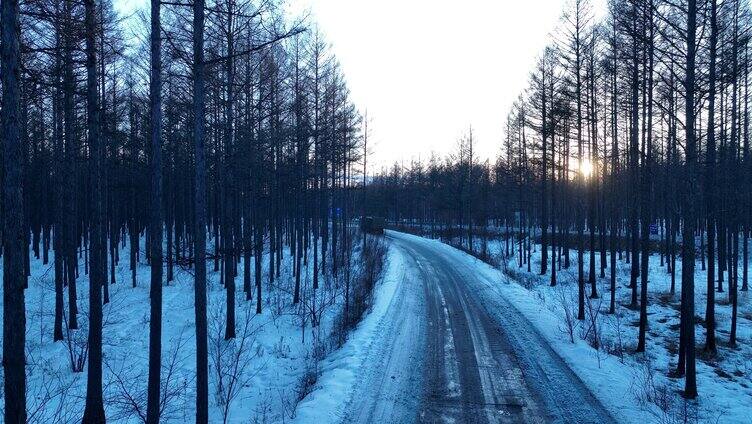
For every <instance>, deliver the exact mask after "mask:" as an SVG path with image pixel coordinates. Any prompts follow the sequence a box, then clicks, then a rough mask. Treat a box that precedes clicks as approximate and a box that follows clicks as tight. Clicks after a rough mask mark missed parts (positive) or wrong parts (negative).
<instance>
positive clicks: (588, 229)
mask: <svg viewBox="0 0 752 424" xmlns="http://www.w3.org/2000/svg"><path fill="white" fill-rule="evenodd" d="M750 12H751V10H750V7H749V4H748V3H747V2H746V1H743V0H725V1H717V0H699V1H694V0H687V1H681V2H673V1H663V0H630V1H610V2H609V4H608V10H607V13H605V14H604V15H603V16H602V17H596V13H595V11H594V9H593V6H592V5H591V3H590V2H588V1H587V0H573V1H571V2H568V6H567V8H566V10H565V12H564V14H563V16H562V21H561V24H560V25H559V27H558V29H557V30H556V31H554V32H553V33H552V34H551V42H550V44H549V46H548V47H546V48H545V50H544V52H542V53H541V55H540V56H539V59H538V60H537V63H536V65H535V67H534V69H532V71H531V76H530V83H529V88H528V89H526V90H525V91H524V92H523V93H522V94H521V95H520V96H519V98H518V100H517V101H516V102H515V103H514V105H513V107H512V109H511V110H510V111H509V114H508V116H507V118H506V120H505V121H503V120H500V125H502V124H503V126H504V129H505V131H504V132H505V136H504V140H503V141H502V142H501V148H500V153H499V156H498V158H497V160H496V162H495V163H490V162H481V161H479V160H477V159H474V157H473V143H474V140H473V135H472V130H470V131H469V132H468V133H467V135H466V136H464V137H463V138H462V139H461V140H460V142H459V145H458V147H457V148H456V150H455V153H454V154H452V155H450V156H448V157H446V158H439V157H438V156H433V157H432V158H431V159H430V160H429V161H427V162H420V161H413V162H411V163H410V164H409V165H402V164H399V165H395V166H394V167H393V168H391V169H387V170H385V171H383V172H382V173H381V174H380V175H378V176H376V177H374V179H373V182H372V183H371V184H370V185H369V188H368V190H367V197H366V199H367V200H368V206H367V207H368V209H369V211H370V213H374V214H380V215H384V216H386V217H388V218H389V219H390V220H391V221H392V222H394V223H395V224H398V225H404V226H405V227H404V228H409V227H410V226H411V227H412V228H413V229H418V231H421V232H430V233H432V234H435V235H439V236H442V237H444V238H447V239H453V240H460V243H461V247H463V248H465V249H468V250H471V251H473V252H475V253H476V254H477V255H481V257H482V256H483V255H488V252H487V250H486V249H487V241H488V240H487V239H488V238H489V237H493V236H499V237H501V238H502V240H503V244H502V253H503V254H504V255H505V257H510V258H515V255H517V257H516V262H517V265H518V266H519V267H520V268H523V267H525V266H526V267H527V270H528V271H531V272H535V273H540V274H542V275H548V276H549V277H548V278H550V285H552V286H554V285H556V284H557V271H559V272H561V270H569V268H570V264H573V261H572V259H571V258H572V257H573V256H574V255H576V259H577V260H576V264H577V270H576V273H575V274H576V282H577V286H578V289H577V291H578V295H577V305H578V307H577V313H576V315H577V318H578V319H579V320H584V319H585V318H586V305H588V301H587V298H590V299H593V298H599V297H600V296H607V297H608V298H609V300H608V302H607V303H608V312H609V313H611V314H613V313H614V312H615V310H616V308H617V307H619V306H620V305H617V302H616V294H617V292H618V291H620V290H628V291H630V292H631V302H630V304H629V305H625V306H626V307H628V308H630V309H632V310H635V311H639V312H638V313H639V331H638V340H637V343H636V348H635V350H636V351H637V352H642V351H645V349H646V333H647V329H648V327H649V326H660V325H662V324H660V323H655V322H653V323H650V322H649V316H648V302H649V297H648V292H649V290H650V287H649V286H650V284H651V281H652V279H653V278H654V277H655V275H652V274H651V273H650V271H649V268H648V264H649V261H650V258H651V256H656V255H659V256H660V265H661V266H664V267H665V269H666V270H667V272H668V273H669V275H670V282H671V285H670V292H671V294H673V293H674V292H675V291H676V290H677V289H678V290H680V292H681V293H680V298H681V300H680V305H681V308H680V316H681V319H680V321H681V324H680V326H679V329H678V330H677V334H676V336H677V339H678V340H679V347H678V352H677V353H676V356H675V368H674V369H671V370H669V373H670V374H671V375H673V376H676V377H683V378H684V391H683V394H684V396H685V397H686V398H694V397H696V396H697V381H696V369H695V364H696V360H697V359H696V351H697V352H702V354H703V355H706V356H709V357H711V358H712V357H714V356H715V355H717V352H718V351H719V349H721V347H722V348H723V349H734V347H735V346H736V344H737V322H738V319H737V311H738V293H739V292H740V291H747V290H748V287H749V268H750V267H749V257H750V252H749V241H750V236H751V234H750V230H751V227H752V157H751V156H750V152H751V150H750V149H751V148H750V131H749V129H750V128H749V126H750V110H749V103H750V95H749V88H750V83H749V75H750V60H749V50H750V48H751V47H752V46H750V30H751V29H752V19H751V18H752V14H751V13H750ZM474 237H476V239H475V240H474V239H473V238H474ZM537 248H539V249H540V257H541V261H540V265H539V266H540V269H535V268H533V269H531V260H530V258H531V250H535V249H537ZM573 250H574V252H573ZM617 260H618V261H620V262H622V261H624V262H626V263H628V264H629V266H630V267H631V272H630V275H629V278H628V282H627V284H624V285H622V284H617ZM677 265H678V266H677ZM586 266H587V269H586V268H585V267H586ZM696 266H697V267H699V268H701V269H702V271H704V272H702V273H701V274H698V273H696V272H695V267H696ZM677 269H678V270H680V274H678V275H677ZM740 273H741V275H739V274H740ZM696 275H702V276H703V280H702V281H697V277H696ZM705 276H707V277H705ZM705 278H706V280H705ZM598 279H601V280H604V281H607V282H608V283H607V286H608V291H607V292H606V293H599V292H598V290H597V289H598V285H597V284H596V281H597V280H598ZM677 286H678V288H677ZM622 287H624V288H622ZM700 290H701V291H706V292H707V305H702V306H703V308H702V309H704V310H705V311H706V314H705V316H704V319H703V320H702V322H698V318H697V316H698V312H697V309H696V305H695V304H694V303H695V291H700ZM724 292H728V302H729V304H730V306H731V310H732V314H731V320H730V324H729V325H728V328H722V329H719V328H717V325H716V322H715V308H716V304H717V302H718V301H720V300H721V299H718V298H719V297H720V296H721V293H724ZM723 297H724V299H725V298H726V295H725V294H724V295H723ZM700 325H701V327H700ZM695 329H697V331H698V333H700V331H701V334H704V336H703V337H702V339H701V340H697V341H696V340H695ZM719 330H723V336H720V335H719V333H718V331H719ZM696 347H697V350H696Z"/></svg>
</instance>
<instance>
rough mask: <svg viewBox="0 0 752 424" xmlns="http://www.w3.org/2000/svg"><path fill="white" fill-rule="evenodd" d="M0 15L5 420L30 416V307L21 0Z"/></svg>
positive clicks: (7, 0) (18, 422)
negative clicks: (25, 224) (27, 345)
mask: <svg viewBox="0 0 752 424" xmlns="http://www.w3.org/2000/svg"><path fill="white" fill-rule="evenodd" d="M1 7H2V10H1V11H0V13H2V16H1V17H0V43H1V44H2V50H1V51H0V59H1V60H0V62H2V64H1V65H0V67H1V68H2V69H1V71H0V72H1V73H2V83H3V97H2V135H3V172H4V175H3V369H4V375H5V378H4V379H3V387H4V390H3V393H4V394H5V411H4V414H3V417H4V421H5V422H6V423H9V424H11V423H12V424H23V423H25V422H26V355H25V352H24V345H25V343H26V310H25V304H24V286H25V284H26V275H25V270H24V254H25V255H27V256H28V247H27V246H26V245H25V243H24V240H25V237H24V229H23V222H24V219H23V193H22V191H21V164H22V160H21V155H22V150H23V146H21V121H20V120H21V87H20V85H21V84H20V79H21V63H20V61H21V57H20V52H19V44H20V38H21V34H20V26H19V18H18V15H19V8H18V0H3V2H2V6H1Z"/></svg>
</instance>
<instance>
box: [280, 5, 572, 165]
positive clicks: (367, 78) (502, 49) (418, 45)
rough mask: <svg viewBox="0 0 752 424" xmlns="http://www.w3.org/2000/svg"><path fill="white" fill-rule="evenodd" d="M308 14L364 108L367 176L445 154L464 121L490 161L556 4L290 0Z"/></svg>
mask: <svg viewBox="0 0 752 424" xmlns="http://www.w3.org/2000/svg"><path fill="white" fill-rule="evenodd" d="M290 1H291V3H292V4H291V7H292V8H293V9H294V10H300V9H303V10H306V9H307V10H310V11H311V15H312V18H313V20H314V21H316V22H317V23H318V24H319V26H320V28H321V30H322V31H323V32H324V33H325V35H326V37H327V39H328V41H329V42H330V43H331V44H332V47H333V51H334V53H335V55H336V56H337V58H338V59H339V61H340V63H341V65H342V68H343V71H344V74H345V76H346V78H347V81H348V84H349V86H350V89H351V91H352V95H353V99H354V101H355V102H356V104H357V106H358V107H359V108H360V109H361V111H362V110H365V109H366V108H367V109H368V116H369V120H370V121H371V124H370V125H369V132H371V139H369V141H371V140H372V141H373V145H374V150H373V156H372V157H373V159H369V161H371V163H373V167H372V166H369V172H374V171H377V170H378V169H380V168H381V167H382V166H388V165H390V164H391V163H393V162H394V161H404V163H405V164H407V163H408V162H409V161H410V160H411V159H418V158H422V159H428V157H429V156H430V154H431V152H432V151H435V152H436V153H438V154H440V155H443V154H445V153H448V152H450V151H452V150H453V149H454V148H455V146H456V141H457V139H458V138H459V137H460V136H461V135H462V134H464V133H466V132H467V130H468V128H469V126H470V125H472V126H473V133H474V136H475V140H476V141H477V144H476V146H477V148H476V149H477V150H476V151H477V152H478V153H479V157H480V158H483V159H485V158H494V157H495V156H496V153H497V152H498V150H499V146H500V142H501V140H502V137H503V127H504V122H505V119H506V115H507V112H508V110H509V108H510V106H511V104H512V102H513V101H514V100H515V99H516V98H517V96H518V94H519V93H520V92H521V90H523V89H524V88H525V86H526V84H527V79H528V76H529V73H530V71H531V70H532V69H533V64H534V62H535V58H536V56H537V55H538V54H539V53H540V52H541V51H542V49H543V48H544V47H545V45H546V43H547V41H548V40H549V38H548V34H549V33H550V32H551V31H552V30H553V29H554V28H555V27H556V25H557V24H558V23H559V20H560V17H561V13H562V9H563V6H564V2H565V0H463V1H445V0H379V1H374V0H290Z"/></svg>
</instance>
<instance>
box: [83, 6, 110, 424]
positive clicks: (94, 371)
mask: <svg viewBox="0 0 752 424" xmlns="http://www.w3.org/2000/svg"><path fill="white" fill-rule="evenodd" d="M84 8H85V33H86V126H87V127H88V144H89V149H90V152H91V161H92V162H93V166H92V167H91V173H92V175H91V181H92V199H91V200H92V205H91V206H92V208H91V221H90V237H89V238H90V241H89V243H90V250H91V253H90V255H91V268H90V270H89V366H88V375H87V379H86V406H85V408H84V417H83V422H84V423H103V422H105V415H104V399H103V395H102V285H103V284H107V251H106V243H105V242H104V228H103V222H102V220H103V211H102V194H103V184H102V183H103V181H102V169H103V164H102V162H103V157H104V146H103V143H102V137H101V119H100V114H101V111H100V105H99V90H98V88H97V46H96V40H95V35H96V34H97V31H96V26H97V22H96V11H97V9H96V4H95V0H84Z"/></svg>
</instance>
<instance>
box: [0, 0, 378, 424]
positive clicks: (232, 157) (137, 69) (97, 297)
mask: <svg viewBox="0 0 752 424" xmlns="http://www.w3.org/2000/svg"><path fill="white" fill-rule="evenodd" d="M150 6H151V7H150V13H141V12H137V13H135V15H134V16H130V17H125V16H119V15H118V14H117V13H116V12H114V10H113V5H112V1H111V0H83V1H82V2H77V1H65V0H26V1H19V0H3V1H2V34H1V35H2V38H1V39H0V43H2V131H1V132H0V137H2V142H3V152H2V158H3V205H2V206H3V228H2V238H3V245H2V254H3V263H4V272H3V282H4V286H3V287H4V303H3V307H4V309H3V311H4V317H3V326H4V327H3V328H4V331H3V360H4V375H5V379H4V385H5V386H4V387H5V390H4V395H5V411H4V417H5V422H7V423H21V422H26V418H27V404H26V376H25V352H24V346H25V313H26V312H25V306H24V289H25V288H27V287H28V277H29V275H30V255H34V257H35V258H40V257H41V259H42V260H43V262H44V264H47V263H49V262H50V261H54V281H55V310H54V325H53V326H51V327H50V331H49V333H50V334H49V338H50V340H54V341H56V342H57V341H62V340H64V339H65V338H67V337H68V336H69V335H70V334H71V332H75V331H86V330H79V328H81V320H82V319H84V320H88V322H87V323H86V324H87V325H85V326H84V327H87V328H88V344H87V346H88V347H87V352H88V360H86V366H87V367H88V376H87V395H86V407H85V411H84V417H83V422H91V423H99V422H104V419H105V415H104V407H103V398H102V319H103V318H102V309H103V307H102V305H103V304H107V303H108V302H109V301H110V291H109V289H108V287H109V286H110V285H112V284H127V285H132V286H134V287H135V286H137V285H144V284H151V288H150V299H151V318H150V348H149V384H148V410H147V411H146V414H145V415H146V421H147V422H158V421H159V416H160V415H159V414H160V381H159V379H160V369H161V368H160V355H161V321H162V318H161V317H162V306H161V304H162V289H161V287H162V285H163V284H165V283H169V282H170V281H172V280H173V276H174V273H175V272H176V270H175V269H176V268H178V267H179V268H181V269H185V270H188V271H189V272H191V273H192V274H193V275H194V278H195V296H196V299H195V317H196V343H197V346H196V349H197V358H196V360H197V376H196V386H197V392H196V397H197V399H196V421H197V422H207V420H208V396H209V392H208V374H207V373H208V370H207V368H208V364H207V361H208V360H207V310H206V308H207V294H206V286H207V275H206V274H207V272H206V268H207V263H208V266H210V267H213V269H214V270H215V271H216V272H218V273H220V275H221V277H220V278H221V281H220V282H221V284H222V285H223V286H224V288H225V290H226V293H227V303H226V309H225V314H226V328H225V339H232V338H234V337H235V309H236V305H235V302H236V295H235V293H236V290H238V289H236V280H239V283H240V284H242V288H239V289H240V290H243V292H244V294H245V296H244V298H245V299H246V300H247V301H248V302H251V301H255V303H256V312H257V313H262V305H263V303H262V297H263V296H264V293H263V291H264V290H265V289H263V287H266V286H265V285H263V284H262V281H261V279H262V275H264V274H263V273H262V262H261V261H262V259H263V258H267V260H268V279H269V280H270V283H272V282H274V279H275V278H279V276H280V267H281V263H282V260H283V257H284V256H285V255H287V254H288V253H286V252H289V255H290V256H291V258H290V260H291V261H292V263H293V275H294V278H295V284H294V289H293V292H292V293H291V297H292V301H293V302H294V303H298V302H299V301H300V296H301V293H300V292H301V273H303V272H305V271H303V268H302V267H303V264H305V266H306V269H307V264H308V257H309V256H310V255H311V251H312V257H313V260H312V262H313V264H312V267H313V273H312V274H313V290H316V289H317V286H318V284H319V278H320V277H321V278H325V277H324V276H325V275H332V274H333V275H334V276H336V275H337V273H338V269H340V268H342V269H346V268H347V267H349V266H350V263H349V261H346V260H345V257H346V256H347V257H349V256H348V255H349V253H347V252H349V249H350V247H351V245H352V243H351V241H350V237H351V235H350V231H349V230H348V221H349V220H350V217H351V216H352V215H353V213H354V203H353V199H354V194H353V193H352V192H351V190H350V187H351V185H352V183H351V182H352V181H353V180H354V178H355V175H356V174H357V175H359V173H358V171H357V170H360V169H361V168H360V167H359V166H358V165H356V163H357V162H358V161H360V160H362V157H363V154H364V153H363V144H364V143H363V138H362V134H361V121H362V119H361V117H360V114H359V112H358V110H357V109H356V108H355V106H354V104H353V102H352V101H351V99H350V94H349V91H348V88H347V85H346V83H345V78H344V75H343V73H342V70H341V68H340V67H339V65H338V63H337V60H336V58H335V57H334V55H333V54H332V52H331V51H330V49H329V47H328V44H327V43H326V42H325V40H324V37H323V36H322V35H321V34H320V32H319V31H318V29H317V28H316V27H315V26H314V25H312V24H311V23H310V22H309V21H308V20H306V19H301V20H293V19H291V18H290V17H288V16H286V12H285V5H284V4H283V2H281V1H276V0H271V1H266V0H263V1H253V0H241V1H238V0H216V1H209V2H207V1H205V0H194V1H192V2H178V1H176V2H164V1H161V2H160V1H159V0H151V2H150ZM147 10H149V9H147ZM143 238H145V239H146V242H145V243H140V240H143ZM207 238H208V239H209V241H212V242H213V243H211V244H209V247H208V248H207ZM126 245H128V246H129V248H128V250H127V251H129V252H130V255H129V257H121V255H120V252H121V251H123V250H125V247H126ZM265 255H266V256H265ZM241 259H243V260H242V261H241ZM141 260H145V261H147V263H149V264H150V265H152V266H151V279H150V281H141V280H139V279H138V278H137V273H136V268H137V266H138V263H139V261H141ZM120 261H128V262H127V263H129V264H130V269H131V271H132V273H131V275H130V278H127V281H120V280H119V278H120V277H118V275H116V273H115V265H116V264H118V263H119V262H120ZM241 263H242V264H243V266H242V269H239V264H241ZM263 265H264V266H265V267H266V266H267V265H266V264H263ZM163 272H164V275H163ZM84 276H88V277H89V278H88V293H89V296H88V302H89V306H88V308H86V310H87V313H86V314H85V315H82V314H81V312H80V311H79V309H80V302H81V301H80V300H79V299H77V293H78V292H80V291H81V290H82V288H80V287H79V288H77V282H79V281H80V280H81V279H82V278H83V277H84ZM326 278H328V277H326ZM314 312H315V311H314ZM84 358H86V357H84ZM83 366H84V365H83V363H82V364H81V367H80V368H81V369H78V370H77V371H83Z"/></svg>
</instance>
